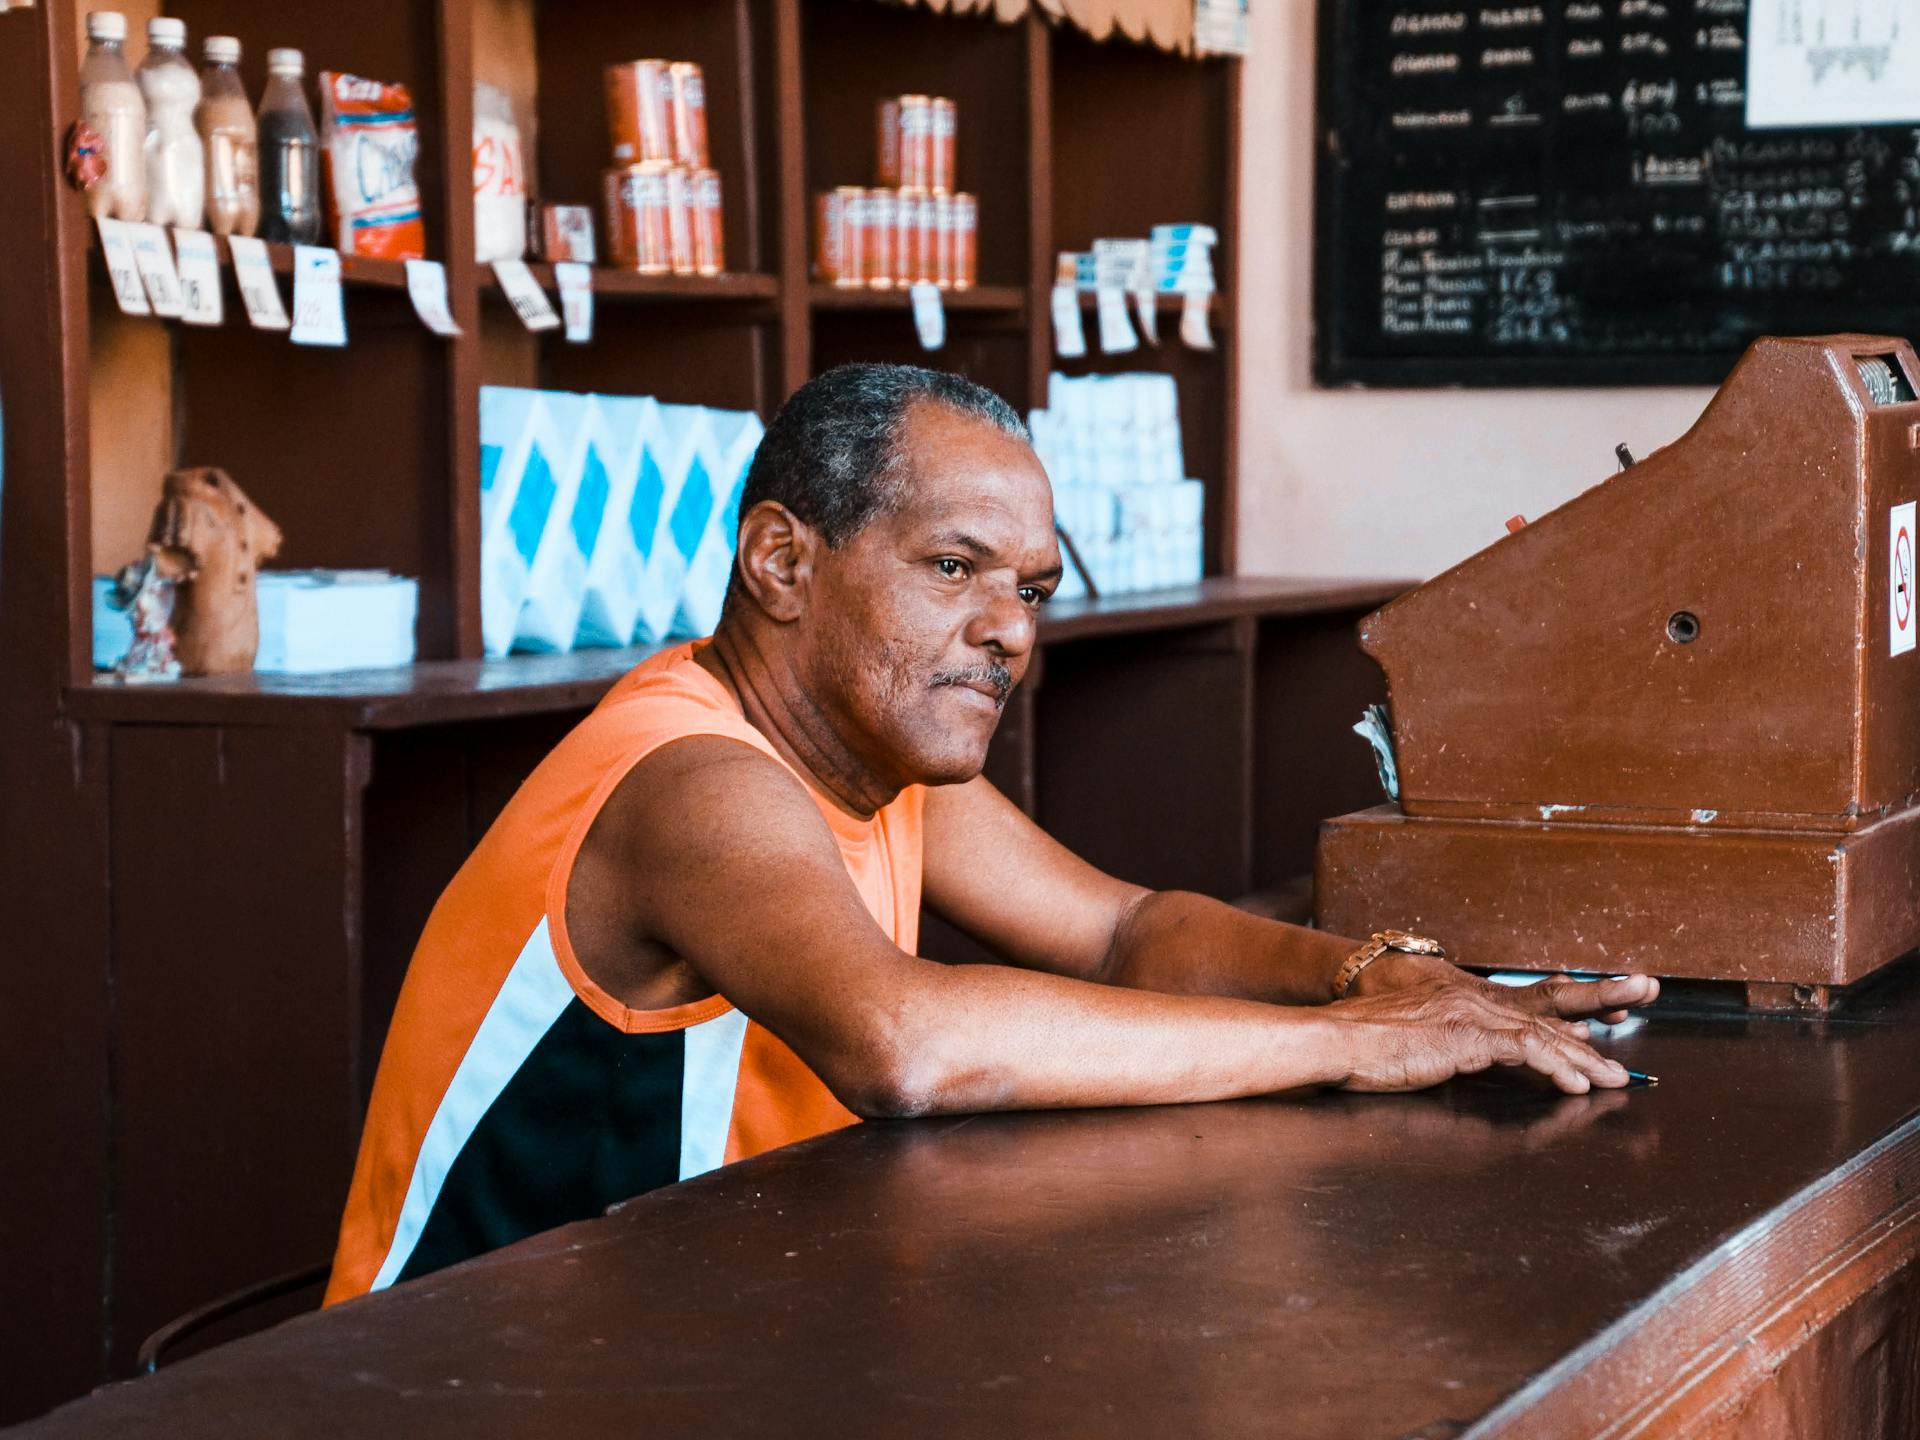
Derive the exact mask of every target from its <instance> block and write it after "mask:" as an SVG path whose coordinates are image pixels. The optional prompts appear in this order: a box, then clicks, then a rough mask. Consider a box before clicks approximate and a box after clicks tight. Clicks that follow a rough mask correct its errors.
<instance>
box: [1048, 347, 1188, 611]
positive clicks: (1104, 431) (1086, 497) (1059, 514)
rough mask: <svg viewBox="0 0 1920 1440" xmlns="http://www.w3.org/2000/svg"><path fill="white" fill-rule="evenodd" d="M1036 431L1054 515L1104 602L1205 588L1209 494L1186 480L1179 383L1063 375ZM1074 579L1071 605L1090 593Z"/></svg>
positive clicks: (1067, 587) (1051, 388) (1054, 380)
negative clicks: (1168, 589) (1201, 583)
mask: <svg viewBox="0 0 1920 1440" xmlns="http://www.w3.org/2000/svg"><path fill="white" fill-rule="evenodd" d="M1029 428H1030V429H1031V431H1032V433H1033V448H1034V451H1035V453H1036V454H1037V455H1038V456H1039V457H1040V463H1041V464H1042V465H1043V466H1045V467H1046V471H1047V474H1048V476H1049V477H1050V478H1051V479H1052V481H1053V508H1054V514H1055V516H1056V518H1057V519H1058V520H1059V522H1060V525H1061V528H1062V529H1064V530H1065V531H1066V532H1067V534H1068V535H1069V536H1071V537H1072V538H1073V542H1074V546H1075V548H1076V549H1077V550H1078V552H1079V555H1080V559H1081V560H1082V562H1083V563H1085V565H1086V566H1087V568H1088V570H1089V571H1091V572H1092V575H1093V582H1094V584H1095V585H1097V586H1098V587H1099V589H1100V593H1101V594H1103V595H1111V594H1123V593H1125V592H1127V591H1131V590H1151V589H1154V588H1157V587H1159V586H1163V585H1186V584H1192V583H1194V582H1196V581H1198V580H1199V579H1200V577H1201V573H1202V570H1203V546H1204V525H1203V522H1204V519H1205V509H1206V486H1205V485H1204V484H1203V483H1202V482H1201V481H1199V480H1190V479H1187V478H1185V476H1186V466H1185V462H1184V461H1183V459H1182V457H1181V449H1180V411H1179V396H1178V392H1177V391H1176V389H1175V387H1174V381H1173V377H1172V376H1170V375H1166V374H1152V373H1144V374H1125V375H1082V376H1077V377H1070V376H1066V375H1061V374H1058V373H1056V374H1054V375H1051V376H1050V377H1048V381H1047V408H1046V409H1044V410H1035V411H1034V412H1033V413H1032V415H1031V416H1030V417H1029ZM1067 569H1068V575H1067V578H1066V582H1065V583H1063V584H1062V586H1061V589H1060V592H1059V593H1060V595H1061V596H1062V597H1063V598H1068V599H1071V598H1073V596H1074V595H1075V594H1077V593H1084V591H1083V590H1082V589H1081V586H1080V583H1079V576H1078V575H1076V574H1074V573H1073V567H1072V566H1071V565H1069V566H1068V567H1067Z"/></svg>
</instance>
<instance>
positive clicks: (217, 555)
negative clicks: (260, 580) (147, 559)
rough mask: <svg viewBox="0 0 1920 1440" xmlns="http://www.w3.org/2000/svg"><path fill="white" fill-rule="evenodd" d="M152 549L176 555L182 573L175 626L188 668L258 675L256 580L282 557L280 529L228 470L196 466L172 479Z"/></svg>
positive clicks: (200, 671) (188, 670) (176, 472)
mask: <svg viewBox="0 0 1920 1440" xmlns="http://www.w3.org/2000/svg"><path fill="white" fill-rule="evenodd" d="M148 543H149V544H150V545H151V546H153V547H155V548H157V549H159V550H161V551H164V552H166V553H168V554H170V555H172V556H177V557H178V563H179V565H180V568H181V570H182V572H183V576H184V578H183V579H182V581H181V585H180V603H179V606H178V610H177V614H176V616H175V624H174V629H175V631H176V632H177V634H178V635H179V640H178V642H177V648H178V650H179V655H180V668H181V670H182V671H184V672H185V673H186V674H188V675H226V674H231V673H234V672H236V671H246V670H251V669H252V668H253V657H254V654H255V652H256V651H257V650H258V649H259V648H260V604H259V597H258V595H257V594H256V592H255V586H254V579H255V575H256V573H257V572H258V569H259V565H260V562H261V561H263V560H270V559H272V558H273V557H274V556H275V555H277V554H279V553H280V527H279V526H277V525H275V524H274V523H273V522H272V521H271V520H269V519H268V518H267V517H266V516H265V515H263V514H261V513H260V511H259V510H258V509H257V508H256V507H255V506H254V504H253V502H252V501H250V500H248V499H247V496H246V493H245V492H244V491H243V490H241V488H240V487H239V486H238V485H236V484H234V483H233V480H232V478H231V477H230V476H229V475H228V474H227V473H226V471H224V470H218V469H215V468H213V467H212V466H196V467H194V468H191V469H187V470H174V471H171V472H170V473H169V474H168V475H167V482H166V489H165V492H164V494H163V496H162V498H161V501H160V506H159V508H158V509H157V510H155V511H154V515H153V531H152V533H151V534H150V535H149V536H148Z"/></svg>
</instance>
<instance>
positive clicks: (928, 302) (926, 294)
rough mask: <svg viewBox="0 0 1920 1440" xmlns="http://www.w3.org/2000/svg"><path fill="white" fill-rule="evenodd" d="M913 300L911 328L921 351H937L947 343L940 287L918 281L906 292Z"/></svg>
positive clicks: (945, 314) (944, 312)
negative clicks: (918, 339) (918, 336)
mask: <svg viewBox="0 0 1920 1440" xmlns="http://www.w3.org/2000/svg"><path fill="white" fill-rule="evenodd" d="M908 293H909V294H910V295H911V296H912V299H913V328H914V329H915V330H916V331H917V332H918V333H919V335H920V348H921V349H922V350H938V349H939V348H940V347H941V346H942V345H944V344H946V343H947V309H946V306H944V305H942V304H941V303H940V287H939V286H938V285H935V284H933V283H932V282H931V281H927V280H918V281H915V282H914V286H913V289H912V290H911V291H909V292H908Z"/></svg>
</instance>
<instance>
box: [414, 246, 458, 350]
mask: <svg viewBox="0 0 1920 1440" xmlns="http://www.w3.org/2000/svg"><path fill="white" fill-rule="evenodd" d="M407 298H408V299H409V300H411V301H413V313H414V314H416V315H418V316H419V317H420V323H421V324H422V325H425V326H426V327H427V328H428V329H429V330H431V331H433V333H434V334H436V335H447V336H453V335H458V334H459V333H460V326H459V325H458V324H457V323H456V322H455V320H454V318H453V307H452V305H451V304H449V303H448V300H447V267H446V266H444V265H442V264H441V263H440V262H439V261H438V260H409V261H407Z"/></svg>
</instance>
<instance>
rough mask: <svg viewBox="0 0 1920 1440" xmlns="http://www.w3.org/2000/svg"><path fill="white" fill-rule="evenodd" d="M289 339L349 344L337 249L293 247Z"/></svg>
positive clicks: (297, 342)
mask: <svg viewBox="0 0 1920 1440" xmlns="http://www.w3.org/2000/svg"><path fill="white" fill-rule="evenodd" d="M287 338H288V339H289V340H291V341H293V343H294V344H296V345H344V344H346V343H347V307H346V297H345V295H344V294H342V292H341V289H340V252H339V251H338V250H331V249H328V248H327V247H326V246H325V245H296V246H294V247H293V331H292V333H291V334H289V335H288V336H287Z"/></svg>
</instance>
